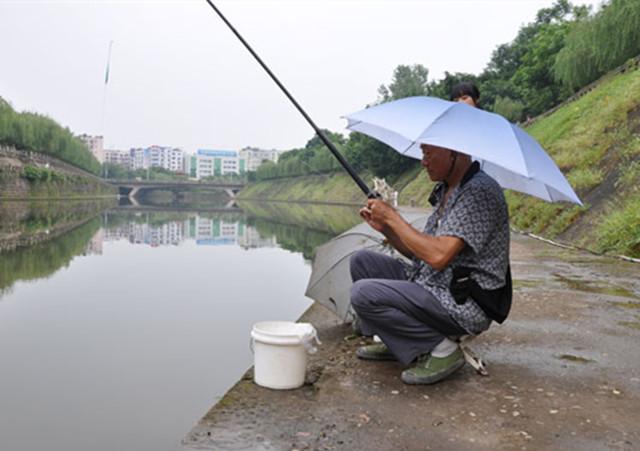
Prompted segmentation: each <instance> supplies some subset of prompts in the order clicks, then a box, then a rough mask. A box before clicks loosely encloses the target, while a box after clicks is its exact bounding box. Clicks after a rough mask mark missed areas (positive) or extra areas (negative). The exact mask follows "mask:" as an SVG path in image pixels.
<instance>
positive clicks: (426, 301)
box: [350, 250, 467, 365]
mask: <svg viewBox="0 0 640 451" xmlns="http://www.w3.org/2000/svg"><path fill="white" fill-rule="evenodd" d="M350 264H351V279H352V280H353V282H354V283H353V286H352V287H351V305H352V306H353V309H354V310H355V312H356V314H357V315H358V318H359V319H360V323H361V329H362V332H363V333H364V334H365V335H378V336H379V337H380V339H381V340H382V341H383V343H384V344H386V345H387V347H388V348H389V350H390V351H391V352H392V353H393V355H394V356H395V357H396V358H397V359H398V360H399V361H400V362H401V363H402V364H404V365H408V364H409V363H411V362H412V361H413V360H414V359H415V358H416V357H418V356H420V355H421V354H425V353H428V352H431V350H432V349H433V348H434V347H436V345H437V344H438V343H440V342H441V341H442V340H443V339H444V338H445V337H449V336H456V335H466V334H467V332H466V331H465V330H464V329H463V328H462V327H460V326H459V325H458V324H457V323H456V322H455V321H454V320H453V319H452V318H451V316H449V313H448V312H447V311H446V310H445V309H444V307H442V305H441V304H440V302H439V301H438V299H436V298H435V297H434V296H433V295H432V294H431V293H430V292H428V291H427V290H425V289H424V288H422V287H421V286H420V285H418V284H417V283H414V282H410V281H408V280H407V277H406V275H405V272H404V268H403V266H402V265H401V264H400V262H398V261H397V260H396V259H394V258H392V257H388V256H386V255H382V254H379V253H377V252H372V251H367V250H361V251H358V252H357V253H355V254H354V255H353V256H352V257H351V261H350Z"/></svg>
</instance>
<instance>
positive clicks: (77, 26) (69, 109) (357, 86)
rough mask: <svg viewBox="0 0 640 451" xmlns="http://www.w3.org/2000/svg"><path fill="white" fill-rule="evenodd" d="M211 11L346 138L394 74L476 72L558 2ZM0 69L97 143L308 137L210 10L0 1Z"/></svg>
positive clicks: (320, 120)
mask: <svg viewBox="0 0 640 451" xmlns="http://www.w3.org/2000/svg"><path fill="white" fill-rule="evenodd" d="M573 3H574V4H591V5H595V4H597V3H598V2H595V1H586V0H585V1H582V0H573ZM216 4H217V6H219V8H220V9H221V10H222V11H223V13H224V14H225V15H226V16H227V18H228V19H229V20H230V21H231V23H233V24H234V25H235V27H236V28H237V29H238V30H239V31H240V33H241V34H243V35H244V37H245V39H247V40H248V41H249V43H250V44H251V45H252V46H253V47H254V49H255V50H256V51H257V53H258V54H259V55H260V56H261V57H262V58H263V60H264V61H265V62H266V63H267V64H268V65H269V66H270V67H271V69H272V70H273V71H274V72H275V74H276V75H277V76H278V77H279V78H280V79H281V81H282V82H283V84H284V85H285V86H287V88H288V89H289V90H290V91H291V93H292V94H293V95H294V97H296V98H297V100H298V101H299V102H300V103H301V104H302V106H303V108H305V109H306V110H307V112H308V113H309V114H310V116H311V117H312V118H313V119H314V121H315V122H316V123H317V124H318V125H319V126H320V127H323V128H328V129H331V130H333V131H340V132H344V126H345V121H344V120H343V119H341V118H340V117H341V116H342V115H344V114H347V113H351V112H353V111H356V110H359V109H361V108H363V107H365V106H366V104H367V103H371V102H373V101H375V100H376V98H377V89H378V87H379V86H380V84H383V83H384V84H388V83H389V82H390V79H391V75H392V73H393V70H394V68H395V67H396V66H397V65H399V64H416V63H420V64H423V65H424V66H426V67H427V68H428V69H429V71H430V78H431V79H438V78H441V77H442V75H443V73H444V71H445V70H446V71H449V72H470V73H479V72H481V71H482V69H483V68H484V67H485V65H486V63H487V62H488V60H489V58H490V56H491V52H492V50H493V49H494V48H495V47H496V46H497V45H498V44H501V43H505V42H508V41H510V40H512V39H513V38H514V37H515V35H516V33H517V31H518V29H519V27H520V26H521V25H523V24H524V23H527V22H530V21H532V20H534V18H535V14H536V12H537V11H538V10H539V9H540V8H543V7H548V6H550V5H551V4H553V1H552V0H511V1H506V0H421V1H419V0H415V1H401V0H386V1H382V0H380V1H374V0H254V1H250V0H219V1H217V2H216ZM111 40H113V42H114V43H113V50H112V56H111V71H110V80H109V83H108V85H106V90H105V84H104V75H105V67H106V62H107V53H108V48H109V42H110V41H111ZM0 61H1V63H0V96H2V97H4V98H6V99H7V100H9V101H10V102H11V103H12V104H13V106H14V107H15V108H16V109H18V110H21V111H22V110H30V111H36V112H40V113H44V114H47V115H49V116H51V117H52V118H54V119H55V120H57V121H58V122H59V123H61V124H62V125H64V126H68V127H69V128H70V129H71V130H72V131H73V132H74V133H76V134H81V133H89V134H103V135H104V136H105V147H107V148H117V149H128V148H130V147H146V146H149V145H152V144H158V145H168V146H176V147H181V148H183V149H185V150H187V151H189V152H193V151H195V150H196V149H198V148H215V149H236V150H237V149H240V148H242V147H244V146H257V147H262V148H277V149H282V150H284V149H290V148H293V147H300V146H303V145H304V144H305V143H306V141H307V140H309V139H310V138H311V137H312V136H313V130H312V129H311V128H310V126H309V125H308V124H307V123H306V122H305V121H304V119H303V118H302V116H301V115H300V114H299V113H298V112H297V111H296V110H295V109H294V107H293V106H292V105H291V104H290V103H289V101H288V100H287V99H286V97H284V95H283V94H282V93H281V92H280V90H279V89H278V88H277V87H276V85H275V84H274V83H273V82H272V81H271V80H270V79H269V78H268V76H267V75H266V73H265V72H264V71H263V70H262V68H260V67H259V66H258V64H257V63H256V62H255V61H254V60H253V59H252V57H251V56H250V55H249V53H248V52H247V51H246V50H245V49H244V48H243V47H242V45H241V44H240V42H239V41H238V40H237V39H236V38H235V36H233V35H232V33H231V32H230V31H229V29H227V28H226V26H225V25H224V23H222V22H221V20H220V19H219V18H218V17H217V16H216V15H215V14H214V13H213V11H212V10H211V9H210V7H209V6H208V5H207V3H206V2H205V0H198V1H191V0H174V1H159V0H156V1H149V0H147V1H143V0H139V1H114V0H112V1H99V0H96V1H46V0H41V1H29V0H0ZM105 92H106V96H105ZM105 99H106V102H104V103H105V106H104V118H103V101H104V100H105Z"/></svg>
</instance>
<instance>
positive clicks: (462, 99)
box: [453, 94, 478, 107]
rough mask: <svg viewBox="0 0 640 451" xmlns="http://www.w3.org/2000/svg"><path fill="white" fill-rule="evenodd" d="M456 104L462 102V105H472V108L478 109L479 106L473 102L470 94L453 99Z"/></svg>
mask: <svg viewBox="0 0 640 451" xmlns="http://www.w3.org/2000/svg"><path fill="white" fill-rule="evenodd" d="M453 101H454V102H462V103H466V104H467V105H471V106H472V107H476V106H478V105H476V101H475V100H473V97H471V96H470V95H468V94H464V95H461V96H460V97H458V98H456V99H453Z"/></svg>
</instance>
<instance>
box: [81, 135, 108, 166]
mask: <svg viewBox="0 0 640 451" xmlns="http://www.w3.org/2000/svg"><path fill="white" fill-rule="evenodd" d="M78 138H80V141H82V142H83V143H85V145H86V146H87V147H88V148H89V151H90V152H91V153H92V154H93V156H94V157H96V160H98V161H99V162H100V163H101V164H102V163H104V140H103V138H102V136H90V135H80V136H78Z"/></svg>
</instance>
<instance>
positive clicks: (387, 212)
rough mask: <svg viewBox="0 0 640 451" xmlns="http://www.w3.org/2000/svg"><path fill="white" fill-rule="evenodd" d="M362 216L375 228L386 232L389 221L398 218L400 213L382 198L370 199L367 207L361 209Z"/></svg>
mask: <svg viewBox="0 0 640 451" xmlns="http://www.w3.org/2000/svg"><path fill="white" fill-rule="evenodd" d="M360 216H361V217H362V219H364V220H365V221H367V224H369V225H370V226H371V227H373V228H374V229H375V230H377V231H378V232H381V233H385V230H386V229H387V228H388V226H389V221H391V220H392V219H397V218H398V217H399V214H398V212H397V211H396V210H395V209H394V208H393V207H392V206H391V205H389V204H388V203H386V202H385V201H383V200H380V199H369V200H368V201H367V205H366V207H363V208H361V209H360ZM385 235H386V234H385Z"/></svg>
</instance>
